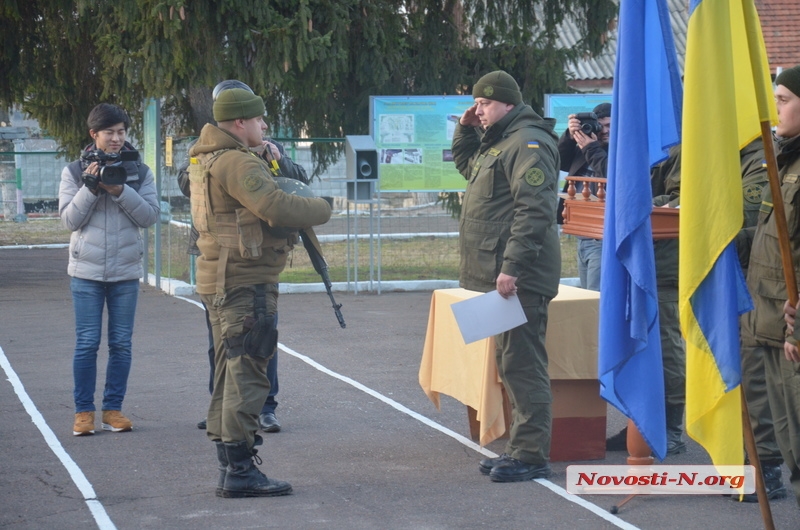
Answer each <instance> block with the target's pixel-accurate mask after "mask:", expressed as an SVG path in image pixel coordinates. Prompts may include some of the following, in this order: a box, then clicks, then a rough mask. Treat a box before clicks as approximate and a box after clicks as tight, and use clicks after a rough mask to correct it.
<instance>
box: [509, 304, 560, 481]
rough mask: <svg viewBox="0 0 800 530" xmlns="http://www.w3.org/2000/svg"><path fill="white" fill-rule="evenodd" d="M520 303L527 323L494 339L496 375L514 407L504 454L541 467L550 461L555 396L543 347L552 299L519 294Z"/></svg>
mask: <svg viewBox="0 0 800 530" xmlns="http://www.w3.org/2000/svg"><path fill="white" fill-rule="evenodd" d="M520 301H521V302H522V309H523V311H524V312H525V316H526V317H527V319H528V322H527V323H525V324H523V325H521V326H518V327H516V328H514V329H512V330H510V331H506V332H505V333H501V334H499V335H496V336H495V343H496V346H497V349H496V350H495V359H496V361H497V372H498V374H499V375H500V380H501V381H502V382H503V385H504V386H505V389H506V393H507V394H508V399H509V401H510V402H511V405H512V413H511V415H512V421H511V432H510V433H509V438H508V443H507V444H506V449H505V453H507V454H508V455H510V456H511V457H513V458H516V459H517V460H521V461H522V462H526V463H528V464H536V465H539V464H544V463H546V462H547V461H548V460H549V459H550V436H551V427H552V411H551V404H552V401H553V396H552V393H551V392H550V376H549V375H548V374H547V351H546V350H545V346H544V342H545V333H546V331H547V307H548V305H549V303H550V299H549V298H547V297H545V296H541V295H525V294H523V293H520Z"/></svg>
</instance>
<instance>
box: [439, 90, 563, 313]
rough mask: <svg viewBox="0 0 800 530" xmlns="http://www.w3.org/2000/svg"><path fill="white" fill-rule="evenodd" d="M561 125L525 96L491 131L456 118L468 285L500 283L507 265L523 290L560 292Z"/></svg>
mask: <svg viewBox="0 0 800 530" xmlns="http://www.w3.org/2000/svg"><path fill="white" fill-rule="evenodd" d="M554 125H555V120H552V119H545V118H542V117H540V116H539V115H538V114H536V113H535V112H534V111H533V109H531V107H529V106H528V105H522V104H521V105H517V106H516V107H515V108H513V109H512V110H511V112H509V113H508V114H507V115H506V116H505V117H503V118H502V119H501V120H500V121H498V122H497V123H495V124H494V125H492V126H491V127H489V128H488V129H487V130H486V131H485V132H483V133H482V132H481V131H480V129H478V128H475V127H465V126H462V125H461V124H458V125H456V130H455V133H454V135H453V146H452V152H453V160H454V161H455V164H456V168H457V169H458V171H459V172H460V173H461V174H462V175H463V176H464V178H465V179H467V181H468V183H467V189H466V192H465V193H464V199H463V203H462V207H461V220H460V224H459V246H460V250H461V264H460V276H459V283H460V285H461V287H463V288H465V289H470V290H473V291H480V292H488V291H491V290H494V289H495V288H496V280H497V276H498V275H499V274H500V273H501V272H502V273H504V274H508V275H509V276H515V277H516V278H517V288H518V289H519V291H520V293H523V292H524V293H528V294H538V295H544V296H547V297H551V298H552V297H554V296H555V295H556V294H557V293H558V281H559V278H560V276H561V247H560V244H559V239H558V230H557V225H556V207H557V204H558V196H557V186H558V167H559V165H560V160H559V154H558V149H557V147H556V142H557V140H558V137H557V136H556V135H555V133H554V132H553V127H554Z"/></svg>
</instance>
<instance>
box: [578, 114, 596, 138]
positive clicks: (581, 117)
mask: <svg viewBox="0 0 800 530" xmlns="http://www.w3.org/2000/svg"><path fill="white" fill-rule="evenodd" d="M575 119H577V120H578V121H580V122H581V132H582V133H583V134H585V135H586V136H590V135H592V134H597V133H599V132H600V131H602V130H603V126H602V125H600V122H598V121H597V114H595V113H594V112H579V113H577V114H576V115H575Z"/></svg>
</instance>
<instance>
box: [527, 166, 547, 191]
mask: <svg viewBox="0 0 800 530" xmlns="http://www.w3.org/2000/svg"><path fill="white" fill-rule="evenodd" d="M525 182H527V183H528V184H530V185H531V186H541V185H542V183H543V182H544V171H542V170H541V169H539V168H538V167H532V168H530V169H529V170H528V171H526V172H525Z"/></svg>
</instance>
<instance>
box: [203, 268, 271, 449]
mask: <svg viewBox="0 0 800 530" xmlns="http://www.w3.org/2000/svg"><path fill="white" fill-rule="evenodd" d="M254 294H255V287H254V286H252V285H250V286H236V287H231V288H230V289H227V290H226V291H225V297H224V299H223V300H222V303H219V300H217V297H216V295H201V296H200V299H201V300H202V301H203V303H204V304H205V305H206V307H207V308H208V319H209V321H210V323H211V330H212V334H213V336H214V362H215V369H214V392H213V393H212V394H211V403H210V404H209V407H208V419H207V430H206V433H207V436H208V437H209V438H210V439H211V440H212V441H222V442H242V441H247V446H248V447H250V448H252V447H253V443H254V440H255V433H256V431H257V430H258V415H259V413H260V412H261V407H262V406H263V405H264V401H266V399H267V395H268V394H269V388H270V386H269V380H268V379H267V375H266V370H267V362H268V361H269V358H264V357H253V356H250V355H248V354H246V353H245V354H243V355H238V356H234V357H230V356H229V352H228V351H227V348H226V347H225V345H224V340H225V339H235V338H237V337H239V336H240V335H242V333H243V325H244V319H245V318H246V317H248V316H255V304H254ZM266 306H267V307H266V310H267V314H275V313H276V312H277V307H278V286H277V284H269V285H267V293H266Z"/></svg>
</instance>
